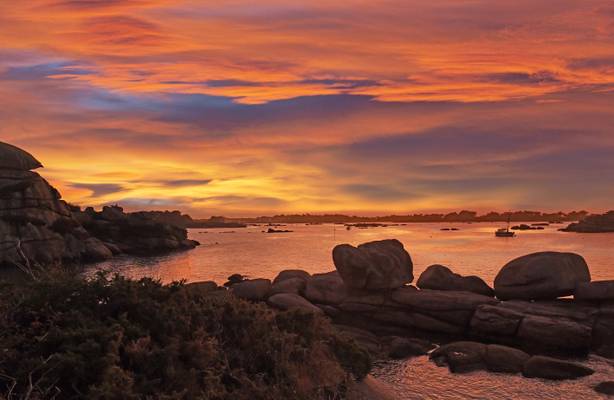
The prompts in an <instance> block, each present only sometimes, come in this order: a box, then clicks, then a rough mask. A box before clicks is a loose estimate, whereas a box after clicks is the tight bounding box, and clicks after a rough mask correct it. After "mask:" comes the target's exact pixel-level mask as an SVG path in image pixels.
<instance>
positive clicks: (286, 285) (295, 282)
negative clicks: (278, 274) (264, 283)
mask: <svg viewBox="0 0 614 400" xmlns="http://www.w3.org/2000/svg"><path fill="white" fill-rule="evenodd" d="M306 284H307V283H306V282H305V280H304V279H301V278H289V279H284V280H281V281H278V282H275V283H273V287H272V288H271V295H274V294H279V293H293V294H298V295H300V294H302V293H303V292H304V291H305V286H306Z"/></svg>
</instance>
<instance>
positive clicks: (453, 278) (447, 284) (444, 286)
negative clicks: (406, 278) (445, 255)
mask: <svg viewBox="0 0 614 400" xmlns="http://www.w3.org/2000/svg"><path fill="white" fill-rule="evenodd" d="M416 286H418V287H419V288H420V289H432V290H456V291H466V292H473V293H478V294H483V295H485V296H494V293H495V292H494V290H493V289H492V288H491V287H490V286H488V285H487V284H486V282H484V280H482V279H481V278H479V277H477V276H461V275H459V274H456V273H454V272H452V270H450V268H448V267H445V266H443V265H431V266H430V267H428V268H427V269H426V270H425V271H424V272H423V273H422V275H420V278H419V279H418V282H417V283H416Z"/></svg>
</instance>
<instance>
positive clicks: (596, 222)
mask: <svg viewBox="0 0 614 400" xmlns="http://www.w3.org/2000/svg"><path fill="white" fill-rule="evenodd" d="M561 230H562V231H565V232H578V233H609V232H614V210H612V211H608V212H607V213H605V214H601V215H589V216H588V217H586V218H584V219H583V220H581V221H580V222H576V223H573V224H570V225H569V226H567V228H564V229H561Z"/></svg>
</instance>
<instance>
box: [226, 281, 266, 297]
mask: <svg viewBox="0 0 614 400" xmlns="http://www.w3.org/2000/svg"><path fill="white" fill-rule="evenodd" d="M230 290H231V292H232V293H233V294H234V295H235V296H237V297H239V298H241V299H245V300H252V301H263V300H266V299H267V297H269V293H270V291H271V281H270V280H268V279H253V280H248V281H243V282H239V283H235V284H234V285H232V287H231V288H230Z"/></svg>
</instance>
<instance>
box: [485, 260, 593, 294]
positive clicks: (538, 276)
mask: <svg viewBox="0 0 614 400" xmlns="http://www.w3.org/2000/svg"><path fill="white" fill-rule="evenodd" d="M590 280H591V276H590V272H589V270H588V266H587V264H586V261H585V260H584V258H582V257H581V256H579V255H578V254H573V253H558V252H541V253H533V254H528V255H526V256H522V257H519V258H516V259H515V260H512V261H510V262H509V263H507V264H506V265H505V266H504V267H503V268H502V269H501V271H499V274H498V275H497V276H496V278H495V294H496V295H497V297H498V298H499V299H501V300H513V299H518V300H551V299H556V298H557V297H561V296H569V295H571V294H573V292H574V289H575V288H576V285H577V284H578V283H581V282H590Z"/></svg>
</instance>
